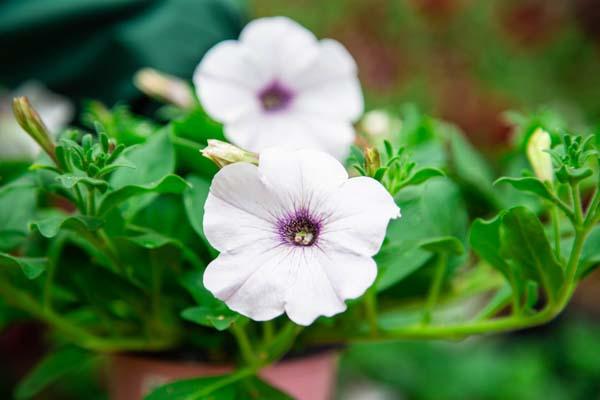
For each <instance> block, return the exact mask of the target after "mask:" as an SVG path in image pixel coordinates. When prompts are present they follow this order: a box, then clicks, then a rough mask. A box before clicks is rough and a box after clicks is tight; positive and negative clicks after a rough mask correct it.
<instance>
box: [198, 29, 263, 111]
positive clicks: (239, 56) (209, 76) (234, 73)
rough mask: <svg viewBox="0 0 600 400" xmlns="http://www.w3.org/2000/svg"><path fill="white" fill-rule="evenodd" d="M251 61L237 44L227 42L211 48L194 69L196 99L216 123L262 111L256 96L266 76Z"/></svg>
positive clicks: (252, 60)
mask: <svg viewBox="0 0 600 400" xmlns="http://www.w3.org/2000/svg"><path fill="white" fill-rule="evenodd" d="M254 58H255V57H254V56H253V55H252V54H251V53H250V52H249V51H248V49H246V48H244V46H242V45H240V43H238V42H234V41H231V40H229V41H225V42H222V43H219V44H218V45H216V46H215V47H213V48H212V49H210V50H209V51H208V53H206V55H205V56H204V58H203V59H202V62H201V63H200V64H199V65H198V67H197V68H196V71H195V72H194V86H195V87H196V92H197V94H198V98H199V99H200V102H201V103H202V106H203V107H204V109H205V110H206V112H207V113H208V114H209V115H210V116H211V117H213V118H214V119H215V120H217V121H221V122H228V121H235V120H236V119H239V118H241V117H242V116H244V115H247V114H249V113H253V112H259V111H260V110H261V105H260V102H259V100H258V97H257V93H258V92H259V91H260V89H261V88H262V87H263V86H264V85H265V84H267V82H268V79H269V77H268V76H266V75H265V73H266V72H264V71H262V69H261V68H260V66H258V65H257V63H256V61H255V60H254Z"/></svg>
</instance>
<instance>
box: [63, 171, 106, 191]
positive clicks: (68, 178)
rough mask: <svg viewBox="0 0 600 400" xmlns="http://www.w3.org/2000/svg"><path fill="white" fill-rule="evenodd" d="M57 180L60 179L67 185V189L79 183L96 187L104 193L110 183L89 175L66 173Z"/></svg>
mask: <svg viewBox="0 0 600 400" xmlns="http://www.w3.org/2000/svg"><path fill="white" fill-rule="evenodd" d="M56 180H58V181H59V182H60V183H61V184H62V185H63V186H64V187H65V189H72V188H74V187H75V185H77V184H78V183H83V184H85V185H88V186H92V187H95V188H96V189H98V190H99V191H100V192H101V193H104V192H105V191H106V189H108V183H107V182H106V181H103V180H102V179H95V178H90V177H88V176H79V175H72V174H66V175H59V176H57V177H56Z"/></svg>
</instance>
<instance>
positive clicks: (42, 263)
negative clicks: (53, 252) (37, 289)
mask: <svg viewBox="0 0 600 400" xmlns="http://www.w3.org/2000/svg"><path fill="white" fill-rule="evenodd" d="M47 263H48V260H47V259H46V258H28V257H14V256H11V255H10V254H6V253H0V265H3V266H7V267H19V268H20V269H21V271H23V274H24V275H25V276H26V277H27V279H35V278H37V277H38V276H40V275H41V274H42V273H43V272H44V271H45V270H46V265H47Z"/></svg>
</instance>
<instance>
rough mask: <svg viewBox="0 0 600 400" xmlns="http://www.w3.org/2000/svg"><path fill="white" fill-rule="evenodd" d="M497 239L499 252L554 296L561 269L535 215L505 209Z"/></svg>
mask: <svg viewBox="0 0 600 400" xmlns="http://www.w3.org/2000/svg"><path fill="white" fill-rule="evenodd" d="M500 238H501V250H500V251H501V254H502V255H503V256H504V257H506V258H509V259H511V260H512V261H514V262H515V263H516V264H517V265H518V266H519V267H520V268H521V269H522V271H523V273H524V275H525V278H527V279H531V280H533V281H536V282H538V283H539V284H540V285H541V286H542V287H543V288H544V289H545V291H546V293H547V294H548V296H549V298H550V299H551V300H552V299H554V298H556V295H557V294H558V291H559V290H560V288H561V286H562V283H563V280H564V272H563V269H562V267H561V265H560V264H559V262H558V261H557V260H556V258H555V256H554V252H553V251H552V247H551V246H550V242H549V241H548V238H547V237H546V234H545V233H544V227H543V226H542V223H541V222H540V221H539V219H538V218H537V216H536V215H535V214H534V213H533V212H531V211H530V210H529V209H527V208H525V207H515V208H512V209H510V210H508V211H507V212H506V214H504V215H503V217H502V226H501V229H500Z"/></svg>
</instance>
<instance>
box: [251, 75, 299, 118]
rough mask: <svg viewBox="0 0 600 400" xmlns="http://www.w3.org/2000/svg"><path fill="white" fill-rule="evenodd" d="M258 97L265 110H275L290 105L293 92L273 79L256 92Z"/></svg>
mask: <svg viewBox="0 0 600 400" xmlns="http://www.w3.org/2000/svg"><path fill="white" fill-rule="evenodd" d="M258 98H259V99H260V102H261V104H262V107H263V110H264V111H265V112H276V111H281V110H284V109H285V108H287V107H288V106H289V105H290V103H291V102H292V100H293V98H294V93H293V92H292V91H291V90H290V89H288V88H286V87H285V86H283V85H282V84H281V83H279V81H276V80H275V81H273V82H271V83H269V84H268V85H267V86H266V87H265V88H264V89H262V90H261V91H260V92H259V93H258Z"/></svg>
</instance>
